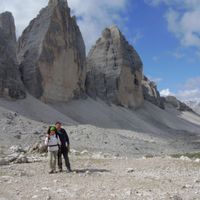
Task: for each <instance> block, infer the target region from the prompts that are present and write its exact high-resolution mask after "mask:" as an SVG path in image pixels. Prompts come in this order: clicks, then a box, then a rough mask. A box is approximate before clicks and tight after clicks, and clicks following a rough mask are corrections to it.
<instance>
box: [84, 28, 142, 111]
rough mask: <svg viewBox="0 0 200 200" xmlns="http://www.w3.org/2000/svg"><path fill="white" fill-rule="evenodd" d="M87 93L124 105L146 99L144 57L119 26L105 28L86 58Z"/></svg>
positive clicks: (132, 105) (139, 102)
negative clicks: (142, 58)
mask: <svg viewBox="0 0 200 200" xmlns="http://www.w3.org/2000/svg"><path fill="white" fill-rule="evenodd" d="M87 69H88V72H87V79H86V88H87V93H88V95H90V96H91V97H94V98H96V97H99V98H101V99H103V100H106V101H109V102H112V103H115V104H119V105H122V106H125V107H134V108H136V107H139V106H140V105H141V104H142V103H143V94H142V86H141V81H142V77H143V70H142V61H141V59H140V57H139V55H138V54H137V52H136V51H135V49H134V48H133V47H132V46H131V45H130V44H129V43H128V41H127V40H126V38H125V37H124V36H123V34H122V33H121V31H120V30H119V28H118V27H117V26H111V27H109V28H106V29H105V30H104V31H103V32H102V37H101V38H99V39H98V40H97V42H96V44H95V45H94V46H93V48H92V49H91V51H90V52H89V55H88V58H87Z"/></svg>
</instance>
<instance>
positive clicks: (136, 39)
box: [132, 31, 143, 45]
mask: <svg viewBox="0 0 200 200" xmlns="http://www.w3.org/2000/svg"><path fill="white" fill-rule="evenodd" d="M142 38H143V34H142V33H141V32H140V31H137V32H136V34H135V35H134V36H133V38H132V43H133V45H135V44H136V43H137V42H138V41H139V40H140V39H142Z"/></svg>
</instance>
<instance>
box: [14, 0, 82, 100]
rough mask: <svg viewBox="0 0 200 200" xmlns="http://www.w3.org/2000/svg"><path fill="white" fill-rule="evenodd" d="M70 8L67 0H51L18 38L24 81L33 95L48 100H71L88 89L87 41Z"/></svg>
mask: <svg viewBox="0 0 200 200" xmlns="http://www.w3.org/2000/svg"><path fill="white" fill-rule="evenodd" d="M57 5H58V6H57ZM66 8H68V6H67V1H66V0H50V1H49V5H48V6H47V7H46V8H44V9H42V10H41V11H40V13H39V15H38V16H37V17H36V18H35V19H34V20H32V21H31V22H30V24H29V26H28V27H27V28H26V29H25V30H24V32H23V34H22V36H21V37H20V38H19V42H18V50H17V54H18V61H19V63H20V70H21V72H22V79H23V82H24V84H25V86H26V88H27V90H28V91H29V92H30V93H31V94H32V95H33V96H35V97H36V98H39V99H41V100H43V101H45V102H50V101H68V100H70V99H72V98H77V97H79V96H81V95H82V94H83V92H84V90H85V76H86V66H85V63H86V54H85V44H84V41H83V38H82V35H81V32H80V30H79V27H78V25H77V24H76V21H75V20H74V19H73V17H71V15H70V8H68V9H66Z"/></svg>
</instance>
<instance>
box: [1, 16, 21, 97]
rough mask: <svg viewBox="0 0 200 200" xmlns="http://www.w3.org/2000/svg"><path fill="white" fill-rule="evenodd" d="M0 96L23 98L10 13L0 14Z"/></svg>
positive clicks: (12, 20) (12, 19) (12, 21)
mask: <svg viewBox="0 0 200 200" xmlns="http://www.w3.org/2000/svg"><path fill="white" fill-rule="evenodd" d="M0 96H3V97H9V98H10V97H11V98H17V99H19V98H25V89H24V86H23V84H22V81H21V77H20V72H19V69H18V65H17V58H16V35H15V23H14V18H13V16H12V14H11V13H10V12H4V13H2V14H0Z"/></svg>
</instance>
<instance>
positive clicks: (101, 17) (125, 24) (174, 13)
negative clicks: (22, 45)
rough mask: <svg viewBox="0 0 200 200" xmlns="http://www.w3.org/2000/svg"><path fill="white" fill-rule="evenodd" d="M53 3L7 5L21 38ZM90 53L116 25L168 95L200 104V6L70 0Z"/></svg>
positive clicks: (171, 1) (196, 2) (16, 0)
mask: <svg viewBox="0 0 200 200" xmlns="http://www.w3.org/2000/svg"><path fill="white" fill-rule="evenodd" d="M47 3H48V0H37V1H35V0H12V1H7V0H1V4H0V12H3V11H6V10H9V11H12V13H13V15H14V17H15V22H16V26H17V35H18V36H19V35H20V34H21V32H22V30H23V29H24V28H25V27H26V26H27V25H28V23H29V21H30V20H31V19H32V18H34V17H35V16H36V15H37V13H38V12H39V10H40V9H41V8H42V7H44V6H45V5H47ZM68 4H69V6H70V7H71V9H72V14H75V15H76V16H77V20H78V24H79V26H80V29H81V31H82V34H83V37H84V39H85V43H86V47H87V51H88V50H89V49H90V48H91V46H92V45H93V44H95V41H96V40H97V38H98V37H99V36H100V34H101V32H102V30H103V29H104V28H105V27H106V26H110V25H112V24H116V25H117V26H118V27H119V28H120V29H121V31H122V33H123V34H124V35H125V36H126V38H127V40H128V41H129V43H131V44H132V45H133V46H134V47H135V49H136V50H137V52H138V53H139V55H140V56H141V58H142V61H143V64H144V74H145V75H147V76H148V77H149V78H150V79H152V80H153V81H155V82H157V85H158V89H159V90H160V91H161V93H162V94H163V95H167V94H173V95H175V96H177V97H178V98H180V99H182V100H192V99H196V100H200V20H198V19H200V0H110V1H108V0H101V1H100V0H84V3H83V1H82V0H68Z"/></svg>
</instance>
